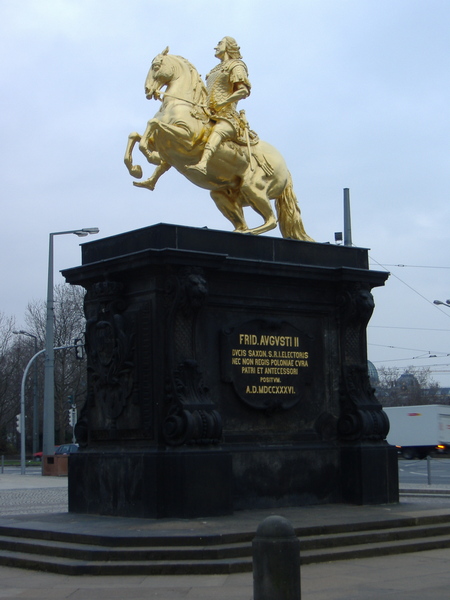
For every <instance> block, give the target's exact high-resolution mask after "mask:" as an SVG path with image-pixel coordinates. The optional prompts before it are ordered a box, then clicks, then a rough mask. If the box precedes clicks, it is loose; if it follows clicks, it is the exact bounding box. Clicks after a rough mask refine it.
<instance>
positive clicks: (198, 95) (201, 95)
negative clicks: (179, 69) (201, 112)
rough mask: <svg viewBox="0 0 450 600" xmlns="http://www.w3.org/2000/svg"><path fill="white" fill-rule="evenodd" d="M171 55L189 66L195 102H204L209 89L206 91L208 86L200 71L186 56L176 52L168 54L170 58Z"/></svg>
mask: <svg viewBox="0 0 450 600" xmlns="http://www.w3.org/2000/svg"><path fill="white" fill-rule="evenodd" d="M169 57H170V58H172V59H176V60H177V61H179V62H181V63H184V65H185V66H186V67H188V69H189V72H190V75H191V89H192V93H193V102H195V103H196V104H197V103H198V104H202V103H203V102H204V100H205V99H206V96H207V91H206V86H205V84H204V83H203V80H202V78H201V76H200V74H199V72H198V71H197V69H196V68H195V67H194V65H193V64H192V63H190V62H189V61H188V60H187V59H186V58H183V56H177V55H175V54H168V55H167V58H169Z"/></svg>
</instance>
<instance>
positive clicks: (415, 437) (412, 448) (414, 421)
mask: <svg viewBox="0 0 450 600" xmlns="http://www.w3.org/2000/svg"><path fill="white" fill-rule="evenodd" d="M384 411H385V413H386V414H387V416H388V417H389V422H390V429H389V434H388V436H387V441H388V443H389V444H391V445H392V446H397V448H398V449H399V451H400V452H401V454H402V456H403V457H404V458H409V459H412V458H426V457H427V456H428V455H429V454H430V452H432V451H433V450H438V451H441V452H445V451H446V450H447V448H450V406H444V405H442V404H428V405H423V406H392V407H388V408H385V409H384Z"/></svg>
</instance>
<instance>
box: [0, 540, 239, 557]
mask: <svg viewBox="0 0 450 600" xmlns="http://www.w3.org/2000/svg"><path fill="white" fill-rule="evenodd" d="M0 548H2V550H9V551H12V552H21V553H29V554H42V555H45V556H57V557H61V558H73V559H77V560H84V561H86V560H89V561H127V560H135V561H158V560H220V559H225V558H239V557H241V556H249V555H251V544H248V543H247V544H245V543H236V544H221V545H218V544H217V545H213V546H208V545H200V546H156V547H155V546H152V545H150V542H149V545H148V547H134V548H133V547H131V546H123V547H122V546H115V547H113V548H111V547H108V546H106V547H105V546H100V545H92V544H80V543H73V542H69V541H65V542H64V541H52V540H38V539H35V538H33V539H27V538H12V537H7V536H0Z"/></svg>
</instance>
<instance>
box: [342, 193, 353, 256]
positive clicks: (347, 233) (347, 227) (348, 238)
mask: <svg viewBox="0 0 450 600" xmlns="http://www.w3.org/2000/svg"><path fill="white" fill-rule="evenodd" d="M352 245H353V244H352V220H351V215H350V190H349V188H344V246H352Z"/></svg>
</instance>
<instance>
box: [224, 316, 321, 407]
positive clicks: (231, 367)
mask: <svg viewBox="0 0 450 600" xmlns="http://www.w3.org/2000/svg"><path fill="white" fill-rule="evenodd" d="M223 342H224V343H223V346H222V352H221V356H222V373H223V376H224V379H225V381H229V382H230V383H232V384H233V386H234V389H235V390H236V392H237V394H238V395H239V397H240V398H241V399H242V400H243V401H244V402H246V403H247V404H249V405H251V406H253V407H254V408H259V409H262V410H269V411H271V410H279V409H287V408H290V407H292V406H294V405H295V404H296V403H297V402H298V401H299V400H300V398H301V397H302V396H303V394H304V388H305V385H307V384H308V383H307V382H309V381H310V374H311V372H310V369H311V351H310V348H311V336H310V335H309V334H307V333H304V332H302V331H300V330H299V329H297V328H296V327H294V326H292V325H291V324H289V323H287V322H284V321H278V322H275V321H265V320H263V319H261V320H256V319H255V320H254V321H247V322H246V323H241V324H240V326H238V327H234V328H229V329H228V330H227V331H226V332H224V334H223Z"/></svg>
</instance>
